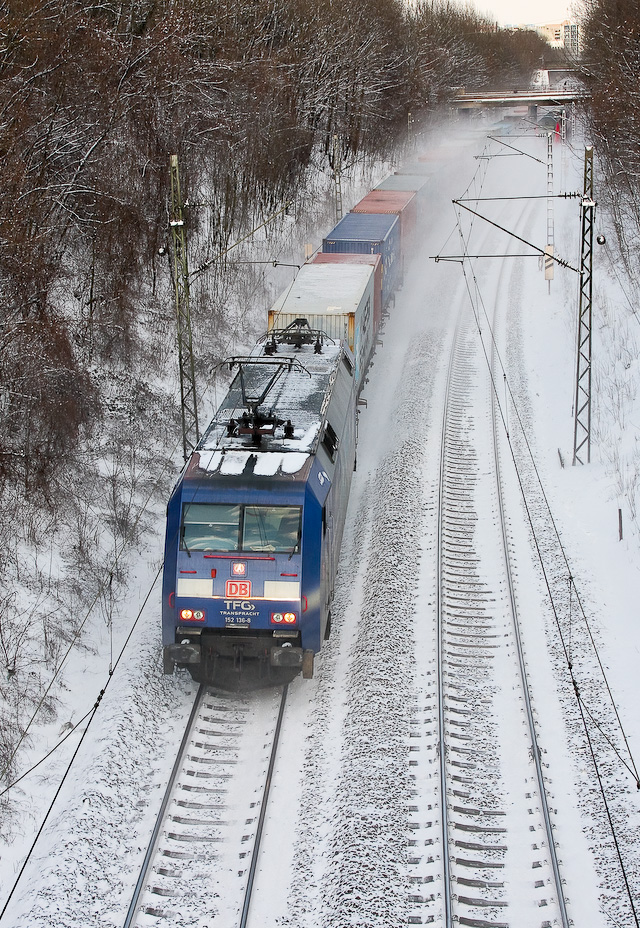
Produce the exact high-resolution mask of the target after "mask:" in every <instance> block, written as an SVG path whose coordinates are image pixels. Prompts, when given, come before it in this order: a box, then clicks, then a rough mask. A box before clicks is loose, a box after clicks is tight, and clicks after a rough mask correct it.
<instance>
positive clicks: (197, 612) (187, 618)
mask: <svg viewBox="0 0 640 928" xmlns="http://www.w3.org/2000/svg"><path fill="white" fill-rule="evenodd" d="M180 621H181V622H204V612H203V611H202V609H181V610H180Z"/></svg>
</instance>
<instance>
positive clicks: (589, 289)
mask: <svg viewBox="0 0 640 928" xmlns="http://www.w3.org/2000/svg"><path fill="white" fill-rule="evenodd" d="M595 211H596V204H595V202H594V199H593V147H592V146H588V147H587V148H585V151H584V194H583V197H582V207H581V212H582V253H581V257H580V299H579V304H578V352H577V364H576V400H575V406H574V415H575V419H574V428H573V463H574V464H585V463H586V464H588V463H589V462H590V460H591V316H592V296H593V228H594V222H595Z"/></svg>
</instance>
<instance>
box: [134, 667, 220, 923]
mask: <svg viewBox="0 0 640 928" xmlns="http://www.w3.org/2000/svg"><path fill="white" fill-rule="evenodd" d="M205 691H206V686H205V685H204V684H201V685H200V687H199V688H198V692H197V693H196V698H195V700H194V702H193V708H192V709H191V714H190V715H189V721H188V723H187V726H186V728H185V731H184V735H183V736H182V741H181V742H180V747H179V749H178V753H177V755H176V759H175V761H174V763H173V767H172V769H171V774H170V776H169V782H168V783H167V788H166V790H165V791H164V796H163V798H162V804H161V806H160V811H159V812H158V816H157V818H156V823H155V825H154V828H153V832H152V834H151V839H150V840H149V846H148V847H147V853H146V854H145V855H144V860H143V861H142V867H141V869H140V875H139V876H138V880H137V882H136V886H135V889H134V891H133V897H132V899H131V904H130V905H129V911H128V912H127V917H126V919H125V922H124V928H131V926H132V925H133V924H135V921H134V919H135V914H136V910H137V907H138V903H139V901H140V895H141V894H142V890H143V887H144V883H145V880H146V878H147V873H148V872H149V867H150V865H151V862H152V860H153V856H154V852H155V849H156V844H157V842H158V837H159V835H160V829H161V828H162V823H163V821H164V816H165V813H166V811H167V807H168V805H169V801H170V799H171V794H172V792H173V787H174V786H175V781H176V777H177V776H178V773H179V772H180V770H181V769H182V758H183V756H184V752H185V748H186V746H187V744H188V743H189V737H190V735H191V729H192V728H193V723H194V720H195V718H196V716H197V714H198V712H199V709H200V703H201V702H202V698H203V696H204V694H205Z"/></svg>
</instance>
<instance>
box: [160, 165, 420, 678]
mask: <svg viewBox="0 0 640 928" xmlns="http://www.w3.org/2000/svg"><path fill="white" fill-rule="evenodd" d="M426 182H427V178H426V176H425V175H424V174H422V173H419V172H413V173H410V174H401V173H398V174H394V175H391V176H390V177H389V178H387V179H386V180H385V181H383V182H382V183H381V184H379V185H378V187H377V188H376V189H375V190H374V191H372V192H371V194H369V195H368V196H367V197H365V198H364V199H363V200H362V201H361V202H360V203H359V204H358V205H357V206H356V207H355V208H354V210H353V211H352V212H350V213H348V214H347V215H346V216H345V217H344V218H343V219H342V220H341V221H340V222H339V223H338V224H337V225H336V227H335V228H334V229H333V230H332V231H331V232H330V233H329V235H328V236H327V237H326V238H325V239H324V241H323V249H322V252H321V253H320V254H318V255H316V256H315V258H314V259H313V260H312V261H311V262H309V263H307V264H305V265H304V266H303V267H302V268H301V269H300V272H299V273H298V275H297V276H296V279H295V280H294V282H293V284H292V285H291V286H290V287H288V288H287V290H286V291H285V292H284V293H283V294H281V296H280V297H279V298H278V299H277V300H276V302H275V303H274V305H273V306H272V308H271V309H270V310H269V316H268V332H267V334H266V336H264V337H263V339H262V340H261V341H260V342H259V343H258V345H256V347H255V348H254V350H253V351H252V352H251V354H250V355H247V356H243V357H234V358H230V359H229V360H228V362H226V363H228V364H229V366H230V368H231V370H232V371H234V372H235V376H234V378H233V380H232V382H231V386H230V387H229V391H228V393H227V395H226V397H225V399H224V400H223V402H222V404H221V406H220V408H219V409H218V410H217V412H216V414H215V416H214V418H213V420H212V421H211V423H210V424H209V426H208V428H207V430H206V432H205V434H204V436H203V438H202V439H201V441H200V442H199V444H198V446H197V448H196V449H195V450H194V452H193V454H192V455H191V457H190V459H189V461H188V462H187V464H186V466H185V469H184V470H183V472H182V474H181V476H180V478H179V480H178V482H177V484H176V486H175V487H174V489H173V492H172V494H171V498H170V500H169V504H168V507H167V528H166V540H165V556H164V571H163V585H162V627H163V630H162V635H163V658H164V659H163V666H164V672H165V673H173V671H174V669H175V668H176V667H179V668H186V669H187V670H188V671H189V672H190V674H191V676H192V677H193V679H194V680H196V681H198V682H205V683H212V684H214V685H217V686H218V687H220V688H223V689H250V688H254V687H256V686H264V685H270V684H274V683H285V682H288V681H289V680H291V679H292V678H293V677H294V676H296V675H297V674H299V673H300V672H301V671H302V675H303V677H306V678H310V677H312V676H313V671H314V659H315V655H316V654H317V653H318V652H319V651H320V649H321V645H322V641H323V639H326V638H328V636H329V632H330V629H331V607H332V599H333V592H334V582H335V576H336V572H337V567H338V557H339V553H340V544H341V541H342V535H343V530H344V525H345V518H346V511H347V503H348V499H349V488H350V484H351V476H352V473H353V470H354V468H355V460H356V414H357V401H358V395H359V392H360V390H361V388H362V385H363V382H364V377H365V373H366V370H367V366H368V364H369V361H370V359H371V355H372V353H373V351H374V348H375V342H376V336H377V333H378V331H379V329H380V324H381V319H382V316H383V313H384V312H386V311H387V310H388V308H389V306H390V305H391V303H392V302H393V300H394V297H395V292H396V289H397V288H398V286H399V285H400V283H401V279H402V268H403V262H404V258H405V256H407V255H408V254H409V253H410V248H411V247H412V243H413V240H414V238H415V227H416V221H417V217H419V216H420V213H421V211H420V198H421V196H423V195H424V194H423V191H424V189H425V187H426Z"/></svg>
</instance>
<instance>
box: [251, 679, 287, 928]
mask: <svg viewBox="0 0 640 928" xmlns="http://www.w3.org/2000/svg"><path fill="white" fill-rule="evenodd" d="M288 691H289V686H288V685H286V686H284V687H283V690H282V699H281V701H280V711H279V712H278V721H277V722H276V729H275V732H274V735H273V745H272V747H271V757H270V758H269V767H268V769H267V778H266V780H265V784H264V791H263V794H262V803H261V805H260V815H259V817H258V826H257V828H256V837H255V842H254V845H253V853H252V855H251V865H250V867H249V877H248V879H247V888H246V890H245V895H244V904H243V906H242V914H241V916H240V928H246V925H247V921H248V918H249V907H250V906H251V896H252V894H253V884H254V881H255V875H256V869H257V866H258V852H259V850H260V842H261V841H262V832H263V829H264V823H265V819H266V816H267V803H268V801H269V792H270V790H271V780H272V777H273V771H274V768H275V765H276V753H277V750H278V743H279V741H280V731H281V729H282V719H283V717H284V708H285V704H286V701H287V693H288Z"/></svg>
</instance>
